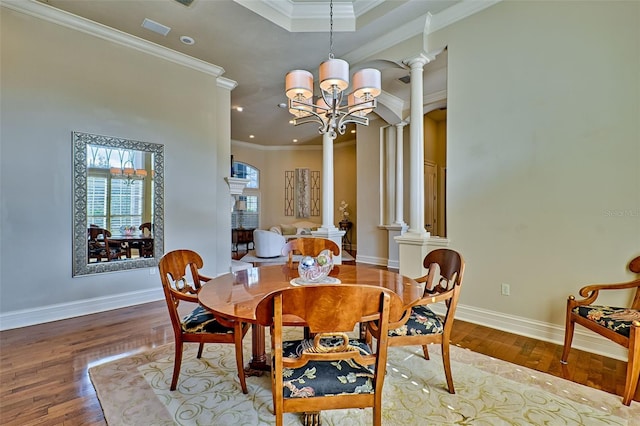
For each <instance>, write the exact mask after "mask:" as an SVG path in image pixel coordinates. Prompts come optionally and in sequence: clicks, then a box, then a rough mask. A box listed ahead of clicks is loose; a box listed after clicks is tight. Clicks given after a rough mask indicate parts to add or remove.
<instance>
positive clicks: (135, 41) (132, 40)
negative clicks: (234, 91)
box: [0, 0, 235, 87]
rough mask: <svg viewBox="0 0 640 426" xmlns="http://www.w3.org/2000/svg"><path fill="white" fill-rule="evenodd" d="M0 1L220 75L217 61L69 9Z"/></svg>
mask: <svg viewBox="0 0 640 426" xmlns="http://www.w3.org/2000/svg"><path fill="white" fill-rule="evenodd" d="M0 5H1V6H2V7H4V8H7V9H11V10H13V11H16V12H20V13H24V14H27V15H29V16H33V17H35V18H39V19H43V20H45V21H48V22H51V23H54V24H58V25H61V26H63V27H66V28H70V29H73V30H76V31H80V32H83V33H85V34H89V35H92V36H95V37H98V38H101V39H103V40H107V41H110V42H113V43H116V44H119V45H121V46H125V47H129V48H131V49H135V50H137V51H139V52H143V53H146V54H149V55H152V56H155V57H157V58H161V59H164V60H167V61H169V62H173V63H175V64H178V65H182V66H185V67H187V68H191V69H194V70H196V71H200V72H203V73H205V74H209V75H212V76H214V77H220V76H221V75H222V74H224V68H222V67H219V66H217V65H213V64H210V63H208V62H205V61H201V60H199V59H196V58H193V57H191V56H188V55H185V54H183V53H179V52H176V51H175V50H171V49H167V48H166V47H163V46H160V45H158V44H155V43H151V42H149V41H146V40H143V39H141V38H139V37H136V36H133V35H131V34H127V33H124V32H122V31H119V30H116V29H113V28H111V27H107V26H105V25H102V24H98V23H97V22H93V21H90V20H88V19H85V18H81V17H79V16H77V15H74V14H72V13H68V12H65V11H62V10H59V9H56V8H54V7H51V6H49V5H47V4H44V3H40V2H38V1H36V0H3V1H2V2H1V3H0ZM227 80H228V79H227ZM230 81H232V80H228V82H230ZM225 83H227V82H225ZM234 87H235V86H234Z"/></svg>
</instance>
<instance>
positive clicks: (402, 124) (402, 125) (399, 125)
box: [394, 120, 409, 129]
mask: <svg viewBox="0 0 640 426" xmlns="http://www.w3.org/2000/svg"><path fill="white" fill-rule="evenodd" d="M407 124H409V123H408V122H407V121H404V120H403V121H401V122H399V123H396V124H394V126H396V128H398V129H402V128H403V127H404V126H406V125H407Z"/></svg>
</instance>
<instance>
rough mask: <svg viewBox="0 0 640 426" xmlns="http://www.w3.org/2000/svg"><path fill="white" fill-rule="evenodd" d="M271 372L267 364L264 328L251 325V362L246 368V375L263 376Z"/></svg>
mask: <svg viewBox="0 0 640 426" xmlns="http://www.w3.org/2000/svg"><path fill="white" fill-rule="evenodd" d="M269 370H271V366H270V365H269V363H268V362H267V354H266V351H265V337H264V327H263V326H261V325H258V324H252V325H251V361H249V366H248V367H247V368H245V374H247V375H249V376H261V375H262V373H263V372H265V371H269Z"/></svg>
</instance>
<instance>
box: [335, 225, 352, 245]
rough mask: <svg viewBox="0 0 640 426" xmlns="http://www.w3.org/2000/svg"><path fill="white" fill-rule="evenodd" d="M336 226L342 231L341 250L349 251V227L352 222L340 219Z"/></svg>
mask: <svg viewBox="0 0 640 426" xmlns="http://www.w3.org/2000/svg"><path fill="white" fill-rule="evenodd" d="M338 226H339V227H340V230H341V231H345V232H344V236H343V237H342V250H347V251H349V252H350V251H351V227H352V226H353V223H351V222H350V221H348V220H341V221H340V222H338Z"/></svg>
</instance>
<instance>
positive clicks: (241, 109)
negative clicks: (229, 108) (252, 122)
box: [236, 106, 244, 112]
mask: <svg viewBox="0 0 640 426" xmlns="http://www.w3.org/2000/svg"><path fill="white" fill-rule="evenodd" d="M236 111H238V112H242V111H244V108H242V107H241V106H239V107H236Z"/></svg>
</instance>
